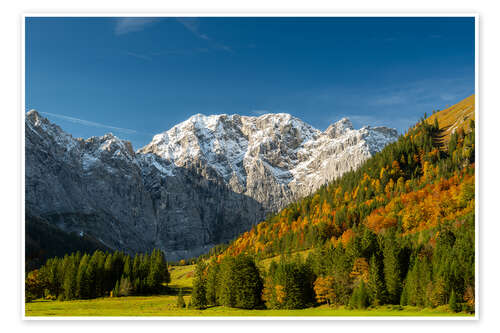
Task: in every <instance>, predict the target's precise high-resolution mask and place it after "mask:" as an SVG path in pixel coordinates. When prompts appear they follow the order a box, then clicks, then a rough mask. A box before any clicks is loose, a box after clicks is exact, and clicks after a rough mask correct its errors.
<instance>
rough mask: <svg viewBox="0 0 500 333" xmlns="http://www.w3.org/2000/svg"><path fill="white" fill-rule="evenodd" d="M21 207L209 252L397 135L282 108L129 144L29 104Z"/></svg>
mask: <svg viewBox="0 0 500 333" xmlns="http://www.w3.org/2000/svg"><path fill="white" fill-rule="evenodd" d="M25 129H26V132H25V137H26V160H25V161H26V168H25V170H26V172H25V174H26V176H25V177H26V178H25V180H26V188H25V191H26V211H27V213H29V214H30V215H32V216H40V217H43V218H44V219H46V220H47V221H49V222H50V223H52V224H54V225H56V226H58V227H59V228H60V229H62V230H65V231H76V232H83V233H85V234H90V235H92V236H93V237H95V238H96V239H98V240H99V241H101V242H102V243H103V244H105V245H106V246H108V247H110V248H114V249H120V250H124V251H127V252H138V251H149V250H151V249H152V248H154V247H157V248H161V249H163V250H164V251H165V253H166V254H167V256H168V257H169V259H178V258H185V257H190V256H194V255H198V254H201V253H203V252H206V251H207V250H208V249H209V248H210V247H211V246H213V245H215V244H218V243H221V242H224V241H227V240H230V239H232V238H234V237H235V236H237V235H238V234H239V233H241V232H243V231H246V230H248V229H249V228H250V227H251V226H252V225H253V224H255V223H257V222H259V221H260V220H262V219H263V218H264V216H265V214H266V213H268V212H271V211H276V210H278V209H280V208H282V207H284V206H285V205H287V204H288V203H290V202H291V201H293V200H296V199H298V198H300V197H303V196H305V195H307V194H309V193H311V191H313V190H314V189H316V188H317V187H319V186H321V185H322V184H324V183H326V182H327V181H329V180H331V179H333V178H335V177H338V176H339V175H341V174H342V173H343V172H346V171H348V170H350V169H353V168H356V167H357V166H358V165H360V164H361V163H362V162H363V161H364V160H366V159H367V158H368V157H370V156H371V155H372V154H373V153H374V152H377V151H380V150H381V149H382V148H383V147H384V146H385V145H386V144H387V143H389V142H391V141H394V140H395V139H396V137H397V133H396V132H395V131H394V130H392V129H388V128H370V127H364V128H362V129H360V130H354V129H353V128H352V124H351V123H350V121H349V120H347V119H342V120H341V121H339V122H337V123H335V124H333V125H331V126H330V127H329V128H328V129H327V130H325V131H324V132H321V131H318V130H316V129H314V128H312V127H311V126H309V125H307V124H305V123H303V122H302V121H300V120H299V119H296V118H293V117H291V116H290V115H287V114H277V115H264V116H261V117H258V118H257V117H241V116H238V115H233V116H227V115H219V116H210V117H206V116H203V115H196V116H193V117H191V118H190V119H188V120H187V121H185V122H183V123H181V124H179V125H177V126H175V127H174V128H172V129H171V130H169V131H167V132H165V133H162V134H159V135H157V136H155V137H154V138H153V141H152V142H151V143H150V144H149V145H147V146H146V147H144V148H142V149H141V150H139V151H137V152H134V150H133V149H132V146H131V144H130V143H129V142H127V141H123V140H120V139H118V138H116V137H115V136H113V135H112V134H107V135H105V136H102V137H92V138H90V139H87V140H82V139H76V138H73V137H72V136H71V135H69V134H67V133H65V132H64V131H63V130H62V129H61V128H59V127H58V126H57V125H55V124H52V123H50V122H49V121H48V120H47V119H45V118H43V117H41V116H40V115H39V114H38V113H37V112H36V111H30V112H29V113H28V114H27V115H26V121H25Z"/></svg>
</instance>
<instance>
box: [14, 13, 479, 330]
mask: <svg viewBox="0 0 500 333" xmlns="http://www.w3.org/2000/svg"><path fill="white" fill-rule="evenodd" d="M28 17H391V18H394V17H470V18H472V17H473V18H474V29H475V40H474V42H475V52H474V59H475V61H474V79H475V85H474V86H475V88H474V90H475V91H474V94H475V110H474V112H475V127H476V137H475V139H476V141H475V180H474V181H475V202H476V203H475V221H474V225H475V256H474V258H475V314H474V316H473V317H458V316H457V317H415V316H381V317H362V316H359V317H356V316H349V317H345V316H311V317H309V316H308V317H303V316H289V317H288V316H287V317H281V316H280V317H269V316H265V317H263V316H244V317H236V316H226V317H222V316H221V317H204V316H203V317H197V316H183V317H178V316H152V317H132V316H123V317H121V316H120V317H112V316H109V317H69V316H68V317H56V316H54V317H42V316H40V317H32V316H26V304H25V288H24V277H25V275H26V272H25V258H26V255H25V126H24V123H25V116H26V98H25V89H26V84H25V78H26V59H25V55H26V54H25V45H26V44H25V43H26V41H25V38H26V32H25V23H26V18H28ZM19 34H20V36H19V40H20V53H21V63H20V65H19V67H20V68H19V74H20V76H21V80H20V82H21V86H20V87H19V89H20V92H21V93H20V96H21V103H20V106H21V110H22V111H21V113H20V119H19V126H20V133H21V138H20V142H21V144H20V146H21V153H20V159H21V160H20V165H21V172H20V177H21V179H20V184H21V190H20V196H21V198H20V200H21V205H20V209H21V212H20V216H21V221H20V229H21V230H20V233H21V244H20V246H21V258H20V265H21V277H22V282H21V283H20V287H19V288H20V289H21V290H20V295H21V299H20V304H21V309H20V310H21V319H22V320H24V321H33V320H34V321H45V320H50V321H52V320H56V321H67V320H84V321H86V320H92V321H94V320H97V321H102V320H113V321H115V320H117V321H120V320H146V321H151V320H165V321H170V320H174V321H177V320H188V321H189V320H208V321H212V320H216V321H217V320H265V321H267V320H291V321H294V320H312V321H318V320H348V321H359V320H374V321H380V320H382V321H386V320H391V321H392V320H395V321H398V320H410V321H412V320H415V321H428V320H430V321H433V320H438V321H442V320H443V321H455V320H465V321H478V320H479V305H480V289H479V274H478V273H479V245H478V244H479V204H478V199H479V150H480V146H479V135H478V133H480V130H479V126H480V121H479V111H478V110H479V69H480V67H479V14H478V13H437V12H433V13H425V12H420V13H404V12H403V13H401V12H394V13H392V12H384V13H378V12H375V13H356V12H345V13H335V12H331V11H324V12H318V11H300V12H298V11H288V12H283V11H276V12H275V11H270V10H265V11H249V12H234V11H206V12H191V11H169V12H158V13H153V12H109V13H108V12H105V11H99V12H91V11H87V12H44V11H40V12H25V13H23V14H22V15H21V17H20V31H19Z"/></svg>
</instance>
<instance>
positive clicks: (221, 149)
mask: <svg viewBox="0 0 500 333" xmlns="http://www.w3.org/2000/svg"><path fill="white" fill-rule="evenodd" d="M396 138H397V132H396V131H395V130H393V129H389V128H385V127H384V128H379V127H374V128H372V127H363V128H361V129H359V130H356V129H354V127H353V125H352V123H351V121H350V120H349V119H348V118H342V119H340V120H339V121H337V122H335V123H333V124H331V125H330V126H329V127H328V128H327V129H326V130H325V131H324V132H322V131H320V130H318V129H316V128H314V127H312V126H311V125H309V124H307V123H305V122H303V121H302V120H300V119H298V118H295V117H293V116H292V115H290V114H287V113H277V114H264V115H261V116H259V117H251V116H240V115H227V114H221V115H210V116H205V115H202V114H196V115H194V116H192V117H190V118H189V119H188V120H186V121H184V122H182V123H180V124H178V125H176V126H174V127H173V128H171V129H170V130H168V131H166V132H163V133H161V134H158V135H156V136H155V137H154V138H153V141H152V142H151V143H150V144H148V145H147V146H145V147H143V148H142V149H140V150H139V151H138V154H143V155H148V154H154V155H155V156H157V157H158V158H160V159H162V160H163V161H165V162H166V164H168V165H170V166H171V167H172V168H175V167H181V168H191V167H193V166H194V165H200V164H201V165H203V166H204V168H206V169H209V170H211V171H213V172H211V173H207V174H215V175H216V176H218V177H220V178H221V179H223V180H224V182H225V183H226V184H228V185H229V186H231V187H232V188H233V190H235V191H236V192H238V193H245V194H247V195H250V196H252V197H255V196H258V197H261V195H257V194H256V193H255V191H260V190H258V189H259V188H262V187H266V185H267V184H268V183H272V184H274V186H275V187H277V188H279V191H278V192H277V193H276V196H277V197H279V196H281V197H282V196H283V191H284V192H293V193H294V194H293V195H292V194H290V193H288V194H287V196H292V197H294V196H295V195H297V196H299V197H300V196H303V195H305V194H308V193H310V192H311V191H313V190H315V189H316V188H317V187H319V186H320V185H322V184H324V183H325V182H327V181H329V180H332V179H334V178H336V177H338V176H340V175H341V174H342V173H344V172H346V171H349V170H351V169H354V168H356V167H357V166H358V165H359V164H360V163H362V162H363V161H364V160H366V159H367V158H368V157H370V156H371V155H372V154H373V153H375V152H377V151H380V150H381V149H382V148H383V147H384V146H385V145H386V144H387V143H389V142H392V141H394V140H396ZM163 170H164V171H165V168H163ZM168 170H169V172H171V170H172V169H171V168H170V169H168ZM160 171H161V170H160ZM263 197H264V195H262V199H261V200H263ZM276 200H278V201H279V200H281V199H278V198H276ZM284 201H287V200H284Z"/></svg>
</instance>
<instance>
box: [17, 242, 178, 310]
mask: <svg viewBox="0 0 500 333" xmlns="http://www.w3.org/2000/svg"><path fill="white" fill-rule="evenodd" d="M169 282H170V275H169V272H168V267H167V263H166V261H165V255H164V253H163V252H162V251H161V250H157V249H155V250H153V251H152V252H151V253H150V254H148V253H144V254H136V255H135V256H133V257H132V256H130V255H126V254H124V253H123V252H119V251H114V252H106V253H105V252H103V251H101V250H97V251H95V252H93V253H92V254H87V253H84V254H82V253H80V252H76V253H72V254H69V255H65V256H64V257H62V258H59V257H55V258H51V259H48V260H47V261H46V262H45V264H44V265H43V266H42V267H40V269H36V270H33V271H31V272H29V273H28V274H27V276H26V283H25V294H26V300H27V301H30V300H32V299H36V298H40V297H46V298H53V299H59V300H72V299H90V298H96V297H102V296H112V297H118V296H128V295H149V294H158V293H160V292H161V291H162V290H163V289H164V288H165V286H164V284H168V283H169Z"/></svg>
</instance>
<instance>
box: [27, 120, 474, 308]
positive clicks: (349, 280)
mask: <svg viewBox="0 0 500 333" xmlns="http://www.w3.org/2000/svg"><path fill="white" fill-rule="evenodd" d="M461 123H462V124H466V125H463V126H459V127H457V128H456V130H454V131H453V132H452V133H450V134H445V131H447V130H448V128H445V127H443V126H440V124H439V117H437V116H434V117H433V118H432V121H429V119H426V117H424V118H422V120H421V121H420V122H419V123H418V124H416V125H415V126H414V127H412V128H411V129H409V130H408V132H407V133H406V134H404V135H401V136H400V138H399V139H398V140H397V141H396V142H394V143H392V144H389V145H388V146H386V147H385V148H384V149H383V150H382V151H381V152H380V153H378V154H376V155H374V156H373V157H372V158H370V159H369V160H367V161H366V162H365V163H364V164H363V165H362V166H361V167H360V168H358V169H357V170H355V171H351V172H348V173H346V174H344V175H343V176H342V177H341V178H339V179H336V180H334V181H332V182H331V183H329V184H327V185H325V186H323V187H322V188H320V189H319V190H318V191H316V192H315V193H313V194H312V195H310V196H308V197H306V198H304V199H302V200H300V201H298V202H296V203H293V204H290V205H289V206H288V207H286V208H285V209H283V210H282V211H280V212H278V213H277V214H274V215H271V216H269V217H268V218H267V219H266V220H265V221H263V222H261V223H259V224H258V225H256V226H255V227H253V228H252V229H251V230H250V231H248V232H246V233H244V234H242V235H241V236H240V237H238V238H237V239H235V240H234V241H233V242H231V243H230V244H226V245H220V246H216V247H214V248H213V249H212V250H211V251H210V252H209V253H208V254H206V255H203V256H200V257H199V258H196V259H195V261H196V262H197V265H196V269H195V272H194V280H193V289H192V295H191V299H190V303H189V306H190V307H192V308H195V309H204V308H207V307H211V306H218V305H222V306H228V307H235V308H243V309H264V308H268V309H300V308H306V307H313V306H316V305H318V304H327V305H330V306H345V307H347V308H352V309H363V308H367V307H371V306H375V307H376V306H380V305H384V304H392V305H398V306H399V305H403V306H405V305H411V306H417V307H421V308H424V307H430V308H434V307H438V306H443V305H444V306H447V307H449V309H451V310H452V311H455V312H458V311H466V312H474V309H475V253H474V251H475V234H474V232H475V225H474V223H475V221H474V220H475V219H474V214H475V185H474V184H475V165H474V162H475V160H474V159H475V146H474V145H475V126H474V121H473V120H472V119H465V118H464V119H462V120H461ZM264 259H268V260H272V262H271V263H270V265H267V266H266V265H263V264H262V261H263V260H264ZM181 264H184V261H182V263H181ZM169 281H170V276H169V273H168V268H167V263H166V262H165V258H164V254H163V253H162V252H161V251H159V250H155V251H153V252H152V253H151V254H137V255H135V256H129V255H125V254H123V253H121V252H113V253H109V252H103V251H101V250H96V251H94V252H93V254H86V253H84V254H81V253H80V252H76V253H73V254H71V255H65V256H64V257H56V258H52V259H49V260H47V261H46V263H45V264H44V265H43V266H41V268H40V269H37V270H33V271H31V272H29V273H28V274H27V277H26V298H27V300H31V299H34V298H39V297H46V298H57V299H60V300H71V299H89V298H96V297H102V296H112V297H116V296H126V295H150V294H158V293H160V292H162V290H164V288H166V284H167V283H168V282H169ZM179 300H180V301H179V302H180V303H183V302H184V301H183V299H182V295H180V296H179Z"/></svg>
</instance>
